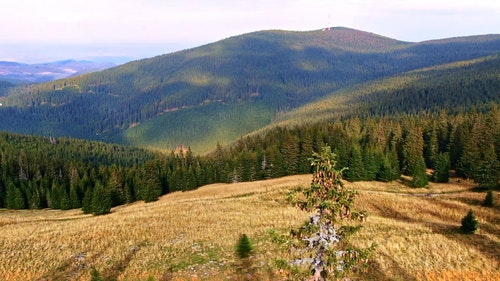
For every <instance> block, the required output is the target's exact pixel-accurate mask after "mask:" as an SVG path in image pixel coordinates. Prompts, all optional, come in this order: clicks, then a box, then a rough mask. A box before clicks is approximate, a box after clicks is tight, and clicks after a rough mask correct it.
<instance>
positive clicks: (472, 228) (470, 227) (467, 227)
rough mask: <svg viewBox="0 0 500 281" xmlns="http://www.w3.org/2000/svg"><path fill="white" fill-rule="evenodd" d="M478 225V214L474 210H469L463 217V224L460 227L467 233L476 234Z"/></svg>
mask: <svg viewBox="0 0 500 281" xmlns="http://www.w3.org/2000/svg"><path fill="white" fill-rule="evenodd" d="M477 226H478V221H477V219H476V216H475V215H474V212H472V210H469V212H468V213H467V215H466V216H465V217H463V218H462V226H461V228H460V229H461V230H462V231H463V232H464V233H466V234H474V233H475V232H476V230H477Z"/></svg>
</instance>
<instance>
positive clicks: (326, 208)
mask: <svg viewBox="0 0 500 281" xmlns="http://www.w3.org/2000/svg"><path fill="white" fill-rule="evenodd" d="M335 158H336V155H335V154H334V153H332V152H331V149H330V147H328V146H326V147H324V148H323V150H322V152H321V153H313V157H312V158H311V159H310V161H311V165H312V167H313V171H314V172H313V180H312V182H311V186H310V188H307V189H304V190H303V192H302V194H301V195H298V196H301V197H298V198H297V199H296V200H295V201H296V203H297V205H298V206H299V207H300V208H301V209H302V210H305V211H308V212H314V214H313V215H312V216H311V217H310V220H309V221H308V222H306V223H305V224H304V225H303V226H302V227H300V228H299V229H297V230H292V232H291V233H292V238H293V240H292V241H291V243H290V245H291V247H292V249H291V253H292V254H293V255H294V256H296V257H297V258H296V259H295V260H293V261H291V262H290V264H291V266H290V267H292V268H295V270H292V269H291V268H289V269H290V274H291V275H295V276H294V277H305V276H304V275H308V274H312V276H310V277H309V279H308V280H314V281H325V280H330V279H329V278H341V277H344V276H347V275H348V274H349V272H351V271H353V270H361V269H365V268H366V266H367V265H366V262H367V258H368V257H369V255H370V254H371V252H372V251H373V248H374V246H372V247H370V248H368V249H359V248H356V247H353V246H352V245H350V244H349V241H348V238H349V236H350V235H351V234H353V233H354V232H355V231H356V230H357V229H359V227H352V226H351V227H347V226H345V225H344V226H343V225H342V223H343V222H346V221H354V220H360V221H361V220H363V219H365V217H366V213H365V212H363V211H356V210H354V209H353V207H352V204H353V202H354V198H355V196H356V192H355V191H353V190H347V189H345V188H344V186H343V184H342V181H341V180H342V172H343V171H344V169H341V170H337V169H336V168H335V166H336V159H335ZM281 264H282V265H283V264H286V263H281ZM294 272H299V273H294Z"/></svg>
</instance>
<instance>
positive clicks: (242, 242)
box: [236, 234, 253, 259]
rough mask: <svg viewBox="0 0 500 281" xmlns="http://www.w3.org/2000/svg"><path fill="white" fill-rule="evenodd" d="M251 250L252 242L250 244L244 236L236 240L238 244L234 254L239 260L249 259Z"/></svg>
mask: <svg viewBox="0 0 500 281" xmlns="http://www.w3.org/2000/svg"><path fill="white" fill-rule="evenodd" d="M252 250H253V246H252V242H250V239H248V236H247V235H246V234H242V235H241V236H240V239H239V240H238V244H236V254H237V255H238V257H239V258H240V259H246V258H248V257H250V254H251V252H252Z"/></svg>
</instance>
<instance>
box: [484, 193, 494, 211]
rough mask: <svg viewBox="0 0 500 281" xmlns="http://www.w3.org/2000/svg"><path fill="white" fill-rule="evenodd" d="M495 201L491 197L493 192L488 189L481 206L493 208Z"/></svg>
mask: <svg viewBox="0 0 500 281" xmlns="http://www.w3.org/2000/svg"><path fill="white" fill-rule="evenodd" d="M494 201H495V199H494V197H493V191H492V190H491V189H490V190H488V192H487V193H486V196H485V197H484V201H483V206H484V207H493V205H494V204H495V202H494Z"/></svg>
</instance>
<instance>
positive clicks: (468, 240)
mask: <svg viewBox="0 0 500 281" xmlns="http://www.w3.org/2000/svg"><path fill="white" fill-rule="evenodd" d="M310 180H311V175H300V176H291V177H285V178H280V179H273V180H267V181H258V182H248V183H236V184H213V185H208V186H204V187H201V188H199V189H197V190H194V191H189V192H175V193H171V194H168V195H165V196H163V197H161V198H160V199H159V200H158V201H156V202H152V203H147V204H146V203H143V202H136V203H133V204H129V205H124V206H120V207H116V208H113V209H112V212H111V213H110V214H108V215H105V216H91V215H84V214H82V212H81V210H69V211H61V210H48V209H47V210H18V211H12V210H0V248H1V252H0V279H1V280H90V279H91V272H92V270H97V271H98V272H99V273H100V276H101V277H102V278H103V279H104V280H238V276H237V275H236V273H235V268H236V266H237V263H238V261H237V258H236V257H235V244H236V242H237V241H238V238H239V236H240V234H242V233H245V234H247V235H248V237H249V238H250V240H251V241H252V243H253V245H254V252H253V260H254V265H255V267H256V268H257V273H256V276H257V278H259V280H281V279H282V276H281V275H280V273H279V272H278V271H277V270H276V269H275V267H274V266H273V261H274V260H276V259H282V258H284V252H283V250H282V249H281V248H280V247H279V246H278V245H276V244H274V243H272V242H271V236H270V234H269V230H271V229H273V230H275V231H277V232H279V233H287V232H288V231H289V230H290V229H292V228H295V227H297V226H299V225H301V224H302V222H303V221H304V220H306V219H307V218H308V214H307V213H305V212H302V211H300V210H299V209H297V208H295V207H294V206H291V205H290V204H289V203H288V202H287V201H286V194H287V193H288V192H289V191H290V190H291V189H293V188H296V187H299V186H308V185H309V184H310ZM346 186H347V187H349V188H353V189H356V190H358V191H359V195H358V197H357V199H356V205H357V207H358V208H360V209H364V210H367V211H368V213H369V216H368V218H367V220H366V222H365V223H364V227H363V228H362V230H361V231H360V232H358V233H357V234H356V235H355V236H354V237H353V241H352V242H353V243H355V244H358V245H366V246H367V245H370V244H371V243H372V242H375V243H377V245H378V246H377V248H376V252H375V253H374V255H373V257H372V259H371V260H370V268H369V271H368V272H366V273H364V274H362V275H359V276H356V277H355V278H354V279H355V280H405V281H407V280H500V269H499V268H500V213H499V207H498V205H499V204H498V203H497V204H496V206H495V207H493V208H487V207H482V206H481V203H482V201H483V199H484V197H485V193H484V192H477V191H474V189H473V188H474V184H472V183H471V182H468V181H466V180H462V179H456V178H453V179H452V180H451V182H450V183H447V184H435V183H431V184H430V186H429V187H428V188H419V189H412V188H409V187H407V186H406V185H405V180H404V179H402V180H398V181H393V182H390V183H380V182H355V183H346ZM499 196H500V194H499V193H498V192H495V198H498V197H499ZM497 201H498V200H497ZM469 209H472V210H473V211H474V212H475V214H476V216H477V218H478V220H479V229H478V231H477V232H476V234H473V235H466V234H462V233H461V232H460V231H459V227H460V221H461V219H462V217H463V216H465V214H466V213H467V211H468V210H469Z"/></svg>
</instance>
